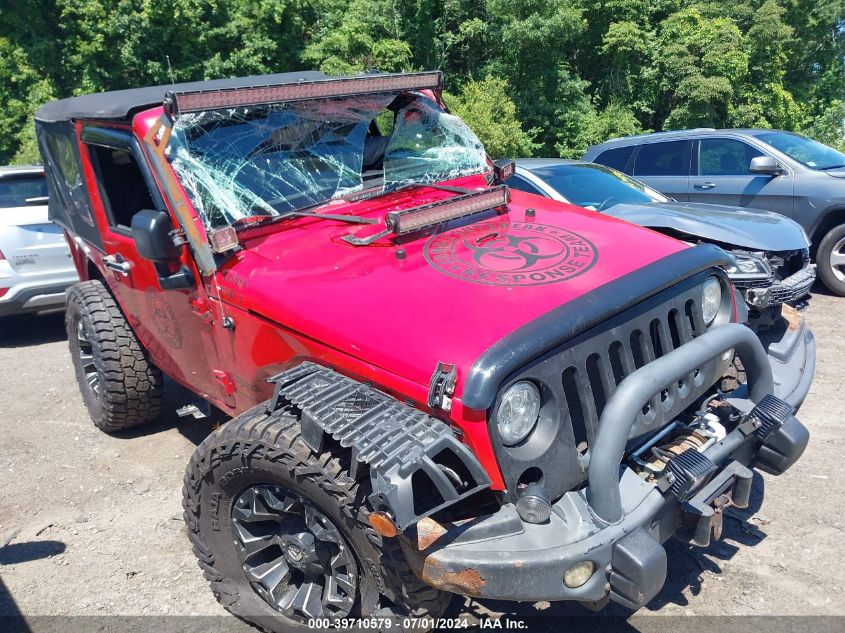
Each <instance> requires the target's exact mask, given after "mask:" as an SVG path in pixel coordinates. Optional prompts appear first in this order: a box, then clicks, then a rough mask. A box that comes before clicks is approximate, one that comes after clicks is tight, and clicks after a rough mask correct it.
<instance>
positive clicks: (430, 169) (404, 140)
mask: <svg viewBox="0 0 845 633" xmlns="http://www.w3.org/2000/svg"><path fill="white" fill-rule="evenodd" d="M487 169H488V165H487V154H486V153H485V151H484V146H483V145H482V144H481V141H480V140H478V137H477V136H476V135H475V134H474V133H473V131H472V130H471V129H469V126H467V124H466V123H464V122H463V121H461V119H459V118H458V117H456V116H454V115H452V114H447V113H446V112H443V111H442V110H440V108H438V107H437V105H436V104H434V103H433V102H431V101H428V100H427V99H416V100H414V101H412V102H411V103H409V104H408V105H407V106H405V107H404V108H402V109H401V110H399V111H398V112H397V113H396V121H395V124H394V128H393V134H392V136H391V137H390V142H389V143H388V145H387V149H386V150H385V153H384V186H385V187H386V188H391V187H396V186H399V185H404V184H409V183H428V184H430V183H436V182H440V181H443V180H452V179H453V178H460V177H462V176H470V175H472V174H478V173H481V172H483V171H485V170H487Z"/></svg>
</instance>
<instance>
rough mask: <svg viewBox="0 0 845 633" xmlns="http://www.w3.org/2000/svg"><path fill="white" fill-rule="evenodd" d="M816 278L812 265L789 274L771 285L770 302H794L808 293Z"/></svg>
mask: <svg viewBox="0 0 845 633" xmlns="http://www.w3.org/2000/svg"><path fill="white" fill-rule="evenodd" d="M815 280H816V271H815V269H814V268H813V267H812V266H807V267H806V268H804V269H803V270H799V271H798V272H797V273H795V274H793V275H790V276H789V277H787V278H786V279H784V280H783V281H780V282H778V283H776V284H774V285H773V286H772V294H771V299H770V304H780V303H794V302H796V301H798V300H800V299H803V298H804V297H806V296H807V295H808V294H810V288H811V287H812V286H813V282H814V281H815Z"/></svg>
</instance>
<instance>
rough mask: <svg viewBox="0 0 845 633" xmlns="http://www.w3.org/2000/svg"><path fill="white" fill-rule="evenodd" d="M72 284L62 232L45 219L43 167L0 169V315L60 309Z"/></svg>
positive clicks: (74, 276)
mask: <svg viewBox="0 0 845 633" xmlns="http://www.w3.org/2000/svg"><path fill="white" fill-rule="evenodd" d="M76 281H78V276H77V274H76V269H75V268H74V266H73V262H72V261H71V258H70V251H69V249H68V246H67V242H66V241H65V236H64V234H63V232H62V229H61V228H59V227H58V226H56V225H55V224H53V223H51V222H50V221H49V219H48V218H47V180H46V178H44V168H43V167H38V166H15V167H0V317H2V316H7V315H10V314H20V313H24V312H46V311H50V310H61V309H63V308H64V304H65V289H66V288H67V287H68V286H70V285H72V284H74V283H75V282H76Z"/></svg>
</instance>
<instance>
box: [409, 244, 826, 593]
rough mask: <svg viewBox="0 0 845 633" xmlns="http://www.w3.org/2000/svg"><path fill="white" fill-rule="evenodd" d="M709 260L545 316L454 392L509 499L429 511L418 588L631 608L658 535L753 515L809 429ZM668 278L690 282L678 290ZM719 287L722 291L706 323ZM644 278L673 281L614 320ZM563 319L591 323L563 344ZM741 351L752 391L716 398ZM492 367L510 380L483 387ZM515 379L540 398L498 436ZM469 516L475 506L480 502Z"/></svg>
mask: <svg viewBox="0 0 845 633" xmlns="http://www.w3.org/2000/svg"><path fill="white" fill-rule="evenodd" d="M718 257H719V256H718V252H717V251H716V250H715V249H712V247H704V246H700V247H696V248H695V249H690V250H689V251H686V252H683V253H679V254H677V255H675V256H673V257H672V258H671V261H669V260H667V261H666V262H664V263H661V264H656V265H655V266H653V267H651V269H650V270H644V271H643V274H642V279H640V277H639V276H638V275H636V274H635V275H631V276H629V278H628V279H627V280H626V281H625V285H624V286H622V285H621V282H620V284H610V285H609V286H607V287H605V288H600V289H597V290H595V291H594V293H593V296H592V297H590V299H589V301H588V300H585V302H584V303H578V302H573V303H572V304H571V305H569V306H566V307H563V308H561V309H559V310H558V311H556V312H553V313H551V314H550V315H549V317H548V319H544V320H542V322H540V323H539V324H537V325H536V327H531V328H528V329H527V330H526V331H525V332H523V333H516V334H515V335H514V336H512V337H510V338H508V339H505V341H503V343H502V345H501V346H499V347H496V348H494V349H492V350H490V351H489V352H488V353H487V354H486V355H485V357H483V358H482V359H480V360H479V361H478V362H477V363H476V366H477V368H478V372H477V374H475V375H474V376H470V380H469V381H468V383H469V384H465V386H464V389H463V392H462V394H461V397H462V399H463V404H464V405H465V406H471V407H474V406H479V407H486V409H487V411H488V420H489V421H488V428H489V430H490V434H491V438H492V440H493V445H494V450H495V451H496V457H497V461H498V464H499V467H500V469H501V472H502V477H503V480H504V483H505V488H506V490H504V491H503V492H502V493H501V496H500V498H499V501H500V503H499V505H498V506H497V507H495V508H493V509H492V510H484V509H482V508H481V507H480V506H476V507H475V508H472V509H473V510H475V512H474V513H473V515H472V516H471V517H469V518H467V517H465V516H464V517H461V516H460V515H459V514H457V512H452V513H451V514H450V513H447V512H438V513H433V514H431V515H429V516H427V517H425V518H423V519H422V520H419V521H418V522H416V523H415V524H413V525H411V526H410V527H409V528H408V529H406V530H405V531H404V533H402V534H400V535H399V538H400V542H401V545H402V548H403V550H404V552H405V555H406V558H407V560H408V561H409V563H410V565H411V567H412V568H413V569H414V571H415V573H416V574H417V575H418V576H419V577H420V578H421V579H423V580H424V581H425V582H427V583H428V584H430V585H432V586H433V587H436V588H438V589H442V590H446V591H453V592H457V593H461V594H465V595H471V596H476V597H482V598H490V599H502V600H519V601H532V602H533V601H540V600H548V601H561V600H573V601H578V602H581V603H583V604H585V605H587V606H589V607H591V608H600V607H601V606H603V605H604V604H605V603H606V602H607V601H609V600H613V601H615V602H617V603H619V604H622V605H625V606H626V607H629V608H639V607H641V606H643V605H645V604H646V603H647V602H648V601H649V600H651V599H652V598H653V597H654V596H655V595H657V593H658V592H659V591H660V589H661V588H662V586H663V584H664V582H665V579H666V565H667V554H666V550H665V549H664V548H663V545H662V543H663V542H664V541H666V540H667V539H668V538H669V537H670V536H672V535H677V536H679V537H681V538H684V539H686V540H688V541H689V542H690V543H693V544H696V545H699V546H706V545H707V544H708V543H709V542H710V539H711V538H718V537H719V536H720V534H721V519H722V515H723V512H724V510H725V509H726V508H728V507H730V506H736V507H745V506H747V504H748V500H749V495H750V490H751V478H752V470H751V469H753V468H757V469H760V470H762V471H764V472H767V473H771V474H775V475H779V474H781V473H783V472H784V471H786V470H787V469H788V468H790V467H791V466H792V464H793V463H795V461H796V460H797V459H798V458H799V457H800V456H801V454H802V453H803V451H804V448H805V447H806V445H807V442H808V439H809V433H808V431H807V429H806V428H805V427H804V426H803V425H802V424H801V423H800V422H799V421H798V420H797V419H796V418H795V416H794V408H793V407H792V406H791V405H790V404H788V403H786V402H784V401H783V400H781V399H779V398H778V397H776V396H775V395H773V392H774V390H775V383H774V380H773V373H772V368H771V363H770V360H769V357H768V356H767V353H766V350H765V349H764V348H763V346H762V344H761V343H760V340H759V339H758V337H757V336H756V335H755V333H754V332H753V331H752V330H750V329H749V328H748V327H746V326H745V325H742V324H739V323H736V322H732V321H733V320H734V318H733V300H732V297H731V295H730V292H729V288H730V285H729V284H728V282H727V279H726V276H725V274H724V273H723V272H722V271H720V270H719V269H718V268H714V267H713V265H714V263H715V264H716V265H720V263H719V261H717V260H718ZM722 257H723V256H722ZM678 270H686V271H688V272H687V273H686V275H687V276H686V278H685V279H683V280H682V281H680V282H679V281H677V277H678ZM714 279H715V280H718V281H719V282H720V284H721V285H722V288H723V289H724V291H725V292H724V293H723V294H722V297H721V303H720V304H718V309H716V310H715V311H714V310H713V309H710V310H709V311H708V310H706V309H705V304H706V303H707V296H708V294H707V292H706V290H705V288H706V287H707V286H708V284H712V283H713V280H714ZM640 281H642V283H643V284H644V285H645V284H649V285H650V287H652V288H654V287H655V286H658V287H660V286H661V284H663V283H664V282H665V284H666V285H664V286H662V289H661V290H659V291H658V292H656V293H653V294H651V296H650V297H649V298H648V299H642V298H641V299H640V300H639V301H638V302H634V303H633V304H632V305H631V306H630V307H626V308H624V309H622V310H621V311H620V309H619V307H618V305H619V302H621V301H624V299H625V298H626V297H627V296H634V295H635V294H636V292H637V287H638V285H639V282H640ZM605 299H607V300H608V302H610V301H611V300H613V299H615V300H616V301H617V303H616V304H613V305H615V306H617V307H616V308H615V309H614V308H612V307H610V306H609V305H605V301H604V300H605ZM711 308H712V306H711ZM573 315H577V316H578V318H579V321H580V322H581V323H584V322H587V323H592V325H591V326H590V327H587V328H586V329H582V330H581V331H580V332H577V333H576V334H575V335H574V336H573V335H572V331H571V329H570V328H571V327H572V325H571V324H570V323H569V320H568V317H572V316H573ZM555 341H557V343H555ZM561 341H563V342H561ZM532 346H533V347H532ZM517 349H518V350H520V353H521V354H522V355H523V356H522V358H523V359H528V360H522V361H521V360H520V358H519V354H515V353H514V351H513V350H517ZM734 357H737V358H738V359H739V360H740V362H741V363H742V366H743V367H744V369H745V373H746V382H745V383H744V384H743V385H742V387H741V389H738V390H735V392H734V393H732V394H730V397H726V396H725V395H724V394H721V393H720V392H719V391H718V389H716V386H717V385H718V384H719V377H720V376H721V375H722V374H723V373H724V372H725V370H726V369H727V368H728V367H729V366H730V364H731V361H732V359H733V358H734ZM497 371H500V372H501V374H500V375H504V376H506V378H505V380H499V381H497V379H495V378H493V379H488V377H489V376H490V375H491V374H495V373H496V372H497ZM474 377H475V378H477V379H474ZM525 382H530V383H532V384H533V385H535V387H536V390H537V392H538V393H539V394H540V397H541V406H540V408H539V412H538V414H537V421H536V423H535V424H534V426H533V428H532V430H531V431H530V433H528V434H527V435H525V436H524V437H523V439H521V440H519V441H517V442H512V441H506V440H505V438H504V437H503V435H502V433H501V431H500V429H499V427H500V426H501V425H500V420H499V419H498V416H500V415H502V409H501V407H500V406H499V404H500V403H501V401H502V398H503V394H505V393H507V391H508V390H509V389H510V388H511V387H512V386H514V385H518V384H522V383H525ZM497 394H498V395H497ZM461 505H462V507H463V509H465V510H466V511H468V510H469V509H470V507H471V506H472V499H468V500H466V501H465V502H464V503H463V504H461ZM456 507H457V506H456Z"/></svg>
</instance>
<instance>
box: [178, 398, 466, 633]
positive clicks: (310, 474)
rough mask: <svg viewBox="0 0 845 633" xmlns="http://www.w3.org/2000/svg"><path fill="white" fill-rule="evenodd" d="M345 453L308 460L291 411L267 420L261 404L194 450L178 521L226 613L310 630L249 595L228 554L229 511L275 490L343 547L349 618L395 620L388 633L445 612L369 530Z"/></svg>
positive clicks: (436, 595)
mask: <svg viewBox="0 0 845 633" xmlns="http://www.w3.org/2000/svg"><path fill="white" fill-rule="evenodd" d="M347 452H348V451H341V450H338V451H326V452H322V453H314V452H312V451H311V449H310V448H309V447H308V446H307V445H306V444H305V442H304V441H303V440H302V439H301V429H300V424H299V420H298V418H297V414H296V412H295V411H294V410H292V409H288V408H285V407H281V408H280V409H278V410H276V411H274V412H273V413H271V414H269V415H268V414H267V413H266V405H263V404H262V405H259V406H256V407H254V408H253V409H250V410H249V411H246V412H245V413H243V414H241V415H240V416H238V417H237V418H234V419H233V420H231V421H229V422H228V423H226V424H225V425H224V426H222V427H221V428H219V429H218V430H217V431H215V432H214V433H212V434H211V435H209V436H208V437H207V438H206V439H205V440H204V441H203V442H202V443H201V444H200V445H199V446H198V447H197V449H196V450H195V451H194V454H193V456H192V457H191V461H190V464H189V465H188V468H187V472H186V473H185V479H184V486H183V490H182V492H183V507H184V517H185V522H186V524H187V527H188V536H189V538H190V540H191V543H192V544H193V551H194V554H195V555H196V557H197V559H198V562H199V566H200V568H201V569H202V570H203V572H204V575H205V578H206V579H207V580H208V581H209V583H210V584H211V590H212V592H213V593H214V596H215V597H216V598H217V600H218V602H220V603H221V604H222V605H223V606H224V607H225V608H226V609H228V610H229V611H230V612H232V613H233V614H235V615H236V616H238V617H240V618H243V619H245V620H247V621H249V622H251V623H253V624H255V625H257V626H259V627H261V628H262V629H264V630H265V631H274V632H284V633H289V632H291V631H298V630H302V631H305V630H309V629H308V626H307V624H303V623H302V622H299V621H296V620H294V619H292V618H289V617H285V616H283V615H281V613H280V612H279V611H278V610H276V609H275V608H273V607H271V606H270V605H269V604H268V603H267V602H266V601H265V600H264V599H263V598H262V597H261V596H260V595H259V594H258V593H257V592H256V590H255V589H254V588H253V587H252V586H251V585H250V583H249V581H248V580H247V578H246V576H245V574H244V571H243V569H242V567H241V562H240V559H239V558H238V555H237V552H236V548H235V545H234V534H233V528H232V521H231V517H232V504H233V503H234V502H235V500H236V499H238V497H239V495H240V494H241V493H242V492H243V491H244V490H246V489H248V488H249V487H250V486H255V485H270V486H274V485H275V486H282V487H284V488H285V489H287V490H290V491H292V492H293V493H294V494H296V495H300V496H301V497H304V498H305V499H307V500H308V502H309V503H311V504H312V505H314V506H315V507H316V508H317V509H318V510H319V511H321V512H323V513H324V514H325V516H327V517H328V519H330V520H331V521H332V522H333V523H334V524H335V525H336V526H337V528H338V529H339V531H340V533H341V534H342V536H343V537H344V538H345V539H346V542H347V543H348V545H349V547H350V549H351V550H352V552H353V555H354V557H355V559H356V561H357V567H358V589H357V596H356V599H355V603H354V606H353V607H352V611H351V612H350V614H349V616H348V617H350V618H356V617H394V618H398V619H394V620H393V622H394V625H393V626H392V627H391V628H393V629H394V630H401V628H402V626H401V625H402V619H403V618H404V617H406V616H411V617H417V618H423V617H425V618H436V617H439V616H440V615H441V614H442V613H443V611H444V610H445V609H446V607H447V606H448V604H449V602H450V600H451V598H452V594H449V593H445V592H441V591H438V590H436V589H434V588H432V587H430V586H428V585H426V584H425V583H423V582H422V581H420V580H419V579H418V578H417V577H416V576H415V575H414V574H413V572H412V571H411V569H410V568H409V567H408V564H407V562H406V561H405V558H404V555H403V554H402V551H401V548H400V546H399V543H398V542H396V539H390V538H382V536H380V535H379V534H378V533H377V532H376V531H375V530H373V528H372V527H371V526H370V524H369V522H368V521H367V512H368V508H367V501H366V498H367V494H368V492H369V490H368V484H363V483H360V482H356V481H355V480H353V479H352V478H350V477H349V475H348V463H347V462H348V456H347ZM418 622H419V621H418ZM311 630H313V628H312V629H311Z"/></svg>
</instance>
